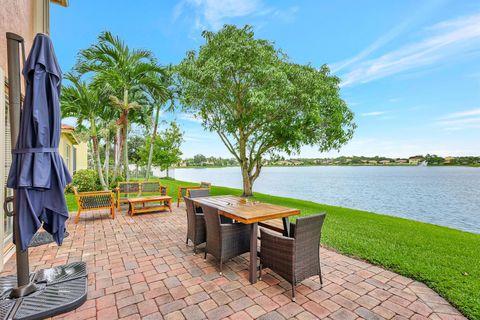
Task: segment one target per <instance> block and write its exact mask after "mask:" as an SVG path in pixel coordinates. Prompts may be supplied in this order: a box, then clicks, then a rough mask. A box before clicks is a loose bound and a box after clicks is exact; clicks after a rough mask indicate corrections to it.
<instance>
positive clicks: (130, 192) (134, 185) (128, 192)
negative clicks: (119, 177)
mask: <svg viewBox="0 0 480 320" xmlns="http://www.w3.org/2000/svg"><path fill="white" fill-rule="evenodd" d="M115 191H116V194H117V197H116V198H117V199H116V200H117V210H120V204H121V203H128V198H129V197H131V196H134V197H138V196H139V195H140V182H119V183H118V184H117V188H116V189H115ZM122 196H123V197H122Z"/></svg>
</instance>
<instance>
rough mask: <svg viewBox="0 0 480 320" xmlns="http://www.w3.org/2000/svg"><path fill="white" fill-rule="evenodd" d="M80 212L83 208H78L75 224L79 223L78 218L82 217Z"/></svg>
mask: <svg viewBox="0 0 480 320" xmlns="http://www.w3.org/2000/svg"><path fill="white" fill-rule="evenodd" d="M80 212H81V210H80V209H78V212H77V217H76V218H75V224H78V220H79V219H80Z"/></svg>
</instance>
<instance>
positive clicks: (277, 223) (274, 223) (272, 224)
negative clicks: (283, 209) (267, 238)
mask: <svg viewBox="0 0 480 320" xmlns="http://www.w3.org/2000/svg"><path fill="white" fill-rule="evenodd" d="M258 226H260V227H263V228H266V229H270V230H272V231H275V232H280V233H283V221H282V219H272V220H265V221H261V222H259V223H258Z"/></svg>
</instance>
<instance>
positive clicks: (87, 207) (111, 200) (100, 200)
mask: <svg viewBox="0 0 480 320" xmlns="http://www.w3.org/2000/svg"><path fill="white" fill-rule="evenodd" d="M73 190H74V192H75V200H76V201H77V206H78V212H77V217H76V219H75V223H78V220H79V219H80V213H81V212H82V211H92V210H106V209H108V210H110V216H111V217H112V219H115V197H114V194H113V192H112V191H91V192H78V190H77V188H75V187H74V188H73Z"/></svg>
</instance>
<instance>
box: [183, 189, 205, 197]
mask: <svg viewBox="0 0 480 320" xmlns="http://www.w3.org/2000/svg"><path fill="white" fill-rule="evenodd" d="M188 194H189V197H190V198H198V197H208V196H209V195H210V190H208V189H190V190H188Z"/></svg>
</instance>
